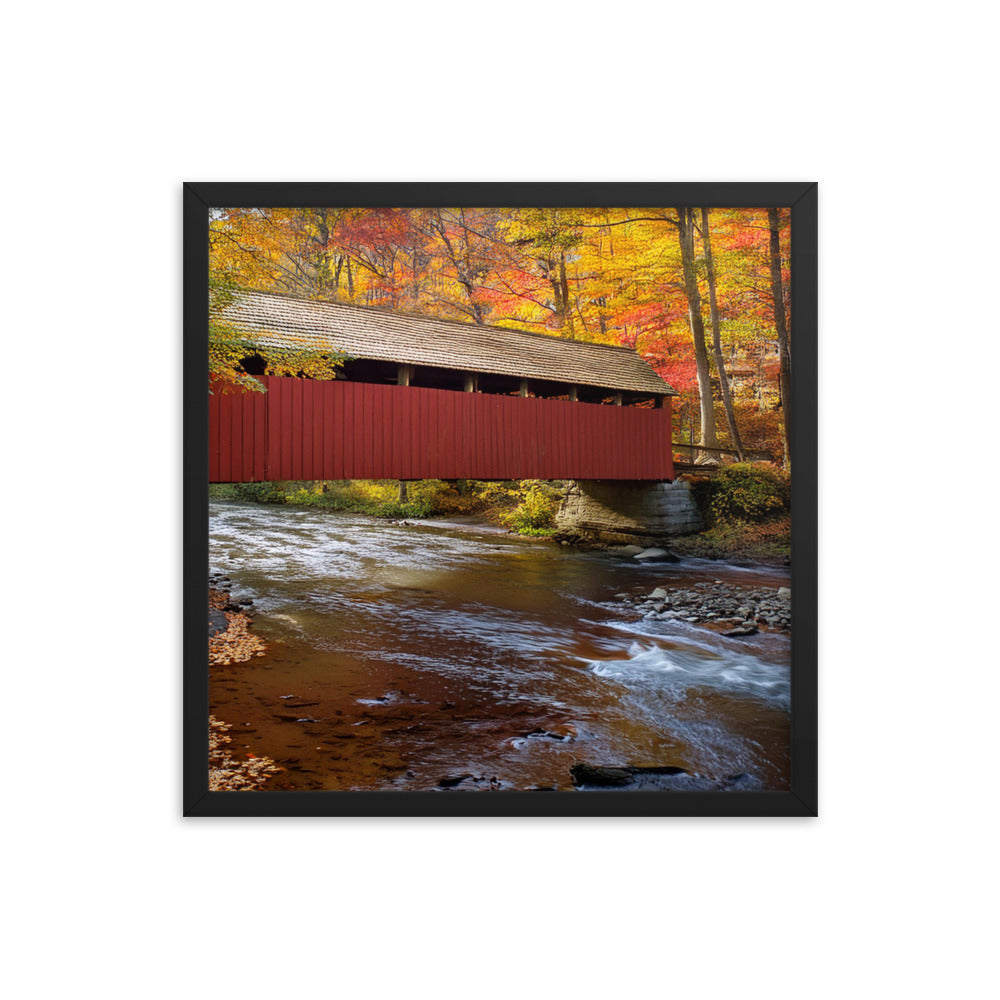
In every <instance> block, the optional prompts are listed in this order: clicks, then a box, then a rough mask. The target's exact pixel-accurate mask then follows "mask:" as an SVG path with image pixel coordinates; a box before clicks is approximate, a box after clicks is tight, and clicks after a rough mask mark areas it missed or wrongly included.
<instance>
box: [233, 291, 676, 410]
mask: <svg viewBox="0 0 1000 1000" xmlns="http://www.w3.org/2000/svg"><path fill="white" fill-rule="evenodd" d="M223 317H224V319H225V320H226V321H228V322H229V323H231V324H232V325H233V326H234V327H236V328H238V329H239V330H240V331H241V332H243V333H244V334H245V335H246V336H247V337H248V338H249V339H251V340H253V341H254V342H255V343H258V344H259V345H260V346H261V347H267V346H268V345H269V344H270V345H273V346H275V347H292V348H296V349H302V348H308V349H313V350H327V351H329V350H335V351H340V352H343V353H345V354H348V355H350V356H351V357H355V358H369V359H372V360H377V361H394V362H396V363H398V364H407V365H425V366H429V367H433V368H450V369H458V370H460V371H468V372H486V373H490V374H495V375H510V376H514V377H516V378H528V379H532V378H533V379H544V380H546V381H552V382H565V383H569V384H571V385H572V384H577V385H589V386H596V387H600V388H605V389H612V390H615V391H626V392H638V393H648V394H650V395H660V396H673V395H676V392H675V391H674V390H673V389H672V388H671V387H670V386H669V385H668V384H667V383H666V382H665V381H664V380H663V379H662V378H660V376H659V375H657V374H656V372H655V371H653V369H652V368H651V367H650V366H649V365H648V364H647V363H646V362H645V361H644V360H643V359H642V358H641V357H639V355H638V354H636V353H635V351H632V350H630V349H629V348H626V347H611V346H609V345H607V344H591V343H587V342H585V341H579V340H564V339H562V338H559V337H552V336H547V335H546V334H540V333H530V332H528V331H526V330H509V329H506V328H504V327H496V326H478V325H475V324H472V323H456V322H453V321H450V320H440V319H434V318H432V317H429V316H414V315H408V314H403V313H394V312H388V311H385V310H382V309H369V308H364V307H360V306H346V305H342V304H340V303H335V302H317V301H314V300H309V299H298V298H294V297H292V296H288V295H275V294H272V293H268V292H251V291H243V292H239V293H237V295H236V298H235V299H234V301H233V302H232V304H230V305H229V306H228V307H227V308H226V309H225V310H224V312H223Z"/></svg>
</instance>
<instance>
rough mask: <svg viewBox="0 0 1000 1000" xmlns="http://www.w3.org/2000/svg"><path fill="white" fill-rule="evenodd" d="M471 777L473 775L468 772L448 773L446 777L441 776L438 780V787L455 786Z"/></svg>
mask: <svg viewBox="0 0 1000 1000" xmlns="http://www.w3.org/2000/svg"><path fill="white" fill-rule="evenodd" d="M471 777H472V775H471V774H468V773H466V774H452V775H447V776H446V777H444V778H441V779H440V780H439V781H438V787H439V788H454V787H455V786H456V785H460V784H461V783H462V782H463V781H466V780H467V779H469V778H471Z"/></svg>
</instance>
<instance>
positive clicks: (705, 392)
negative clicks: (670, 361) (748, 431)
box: [677, 207, 718, 448]
mask: <svg viewBox="0 0 1000 1000" xmlns="http://www.w3.org/2000/svg"><path fill="white" fill-rule="evenodd" d="M694 230H695V225H694V209H693V208H686V207H681V208H678V209H677V233H678V239H679V240H680V248H681V265H682V267H683V270H684V293H685V295H686V296H687V305H688V321H689V323H690V325H691V339H692V341H693V343H694V356H695V362H696V365H697V370H698V396H699V402H700V404H701V436H700V441H699V443H700V444H702V445H704V446H705V447H706V448H717V447H718V440H717V439H716V434H715V405H714V402H713V399H712V377H711V373H710V371H709V367H708V349H707V348H706V346H705V319H704V317H703V316H702V312H701V291H700V290H699V288H698V275H697V273H696V271H695V256H694Z"/></svg>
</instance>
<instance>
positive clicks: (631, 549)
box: [615, 545, 643, 556]
mask: <svg viewBox="0 0 1000 1000" xmlns="http://www.w3.org/2000/svg"><path fill="white" fill-rule="evenodd" d="M615 551H616V552H620V553H621V554H622V555H623V556H637V555H639V553H640V552H642V551H643V548H642V546H641V545H623V546H622V547H621V548H620V549H616V550H615Z"/></svg>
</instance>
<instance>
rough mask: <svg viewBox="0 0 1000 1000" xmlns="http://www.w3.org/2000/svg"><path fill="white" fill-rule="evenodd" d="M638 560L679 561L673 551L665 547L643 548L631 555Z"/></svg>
mask: <svg viewBox="0 0 1000 1000" xmlns="http://www.w3.org/2000/svg"><path fill="white" fill-rule="evenodd" d="M632 558H633V559H637V560H639V561H640V562H679V561H680V560H679V559H678V557H677V556H675V555H674V554H673V552H668V551H667V550H666V549H656V548H653V549H643V550H642V551H641V552H637V553H636V554H635V555H634V556H633V557H632Z"/></svg>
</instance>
